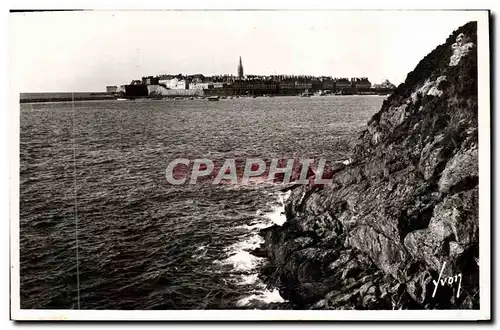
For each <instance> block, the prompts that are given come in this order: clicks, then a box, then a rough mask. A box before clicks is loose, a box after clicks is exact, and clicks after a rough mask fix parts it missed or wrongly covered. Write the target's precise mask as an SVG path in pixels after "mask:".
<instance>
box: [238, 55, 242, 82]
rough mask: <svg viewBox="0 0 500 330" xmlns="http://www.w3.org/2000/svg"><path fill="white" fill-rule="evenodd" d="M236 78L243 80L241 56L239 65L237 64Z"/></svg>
mask: <svg viewBox="0 0 500 330" xmlns="http://www.w3.org/2000/svg"><path fill="white" fill-rule="evenodd" d="M238 78H240V79H243V64H242V63H241V56H240V63H239V64H238Z"/></svg>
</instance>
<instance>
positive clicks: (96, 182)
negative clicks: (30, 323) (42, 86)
mask: <svg viewBox="0 0 500 330" xmlns="http://www.w3.org/2000/svg"><path fill="white" fill-rule="evenodd" d="M382 101H383V98H382V97H377V96H338V97H336V96H331V97H311V98H299V97H275V98H256V99H242V98H240V99H227V100H221V101H219V102H207V101H205V100H164V101H158V100H136V101H102V102H98V101H92V102H90V101H89V102H77V103H74V104H72V103H44V104H22V105H21V133H20V135H21V136H20V182H21V187H20V244H21V245H20V255H21V257H20V261H21V264H20V266H21V270H20V272H21V308H51V309H70V308H77V307H78V304H77V299H78V298H77V297H78V292H77V276H76V267H77V262H76V261H77V258H76V255H77V254H76V244H75V243H76V235H75V233H76V231H75V229H76V227H75V223H76V222H75V219H77V220H78V221H77V223H78V247H79V248H78V259H79V274H80V276H79V281H80V308H82V309H200V308H212V309H214V308H239V307H241V308H253V307H259V308H266V307H265V306H266V304H267V303H271V302H282V301H283V300H282V299H281V297H280V296H279V294H278V293H277V292H276V291H273V290H272V288H270V289H266V288H265V286H264V285H263V284H262V281H261V280H260V279H259V278H258V276H257V268H258V267H259V265H261V264H262V263H263V262H265V260H262V259H260V258H257V257H254V256H252V255H251V254H249V253H248V251H249V250H250V249H251V248H253V247H256V246H258V244H259V243H260V237H259V236H258V235H257V234H256V233H257V231H258V230H259V229H260V228H263V227H266V226H269V225H270V224H272V221H275V222H279V221H281V220H282V219H279V217H280V215H279V208H280V204H281V202H280V200H279V195H278V193H277V190H278V188H279V186H276V185H274V186H273V185H270V184H266V183H262V184H252V185H249V186H233V185H212V184H210V183H209V182H202V183H199V184H197V185H181V186H172V185H170V184H168V182H167V181H166V179H165V169H166V167H167V165H168V163H169V162H170V161H171V160H172V159H174V158H178V157H183V158H189V159H194V158H210V159H215V160H223V159H227V158H233V157H236V158H238V159H246V158H249V157H261V158H265V159H269V158H272V157H280V158H296V157H309V158H315V159H317V158H319V157H320V156H325V157H327V158H328V159H334V160H337V159H343V158H345V157H346V156H347V155H348V151H349V148H350V146H351V144H352V143H353V142H354V139H355V138H356V137H357V132H359V131H360V130H361V129H362V127H363V125H365V124H366V122H367V121H368V120H369V118H370V117H371V116H372V115H373V114H374V113H375V112H376V111H377V110H378V109H379V108H380V106H381V104H382ZM75 206H76V207H75ZM285 305H286V303H285Z"/></svg>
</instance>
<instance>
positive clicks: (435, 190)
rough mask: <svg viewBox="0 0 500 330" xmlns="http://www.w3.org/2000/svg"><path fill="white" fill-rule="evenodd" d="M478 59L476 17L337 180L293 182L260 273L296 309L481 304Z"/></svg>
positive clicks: (391, 105) (407, 89)
mask: <svg viewBox="0 0 500 330" xmlns="http://www.w3.org/2000/svg"><path fill="white" fill-rule="evenodd" d="M476 63H477V55H476V23H475V22H470V23H467V24H466V25H464V26H462V27H460V28H459V29H458V30H456V31H455V32H453V33H452V34H451V35H450V37H449V38H448V39H447V40H446V42H445V43H444V44H442V45H440V46H438V47H437V48H436V49H434V50H433V51H432V52H431V53H430V54H428V55H427V56H426V57H425V58H424V59H422V60H421V61H420V63H418V65H417V66H416V68H415V69H414V70H413V71H412V72H410V73H409V74H408V76H407V78H406V81H405V82H404V83H403V84H401V85H400V86H399V87H398V88H397V89H396V91H395V92H394V93H393V94H392V95H390V96H389V97H388V98H387V99H386V100H385V101H384V103H383V105H382V108H381V110H380V111H379V112H378V113H377V114H375V115H374V116H373V118H372V119H371V120H370V121H369V122H368V125H367V128H366V129H365V130H364V131H363V132H362V133H361V136H360V137H359V141H358V143H357V145H356V147H355V148H354V150H353V152H352V155H351V159H350V164H348V165H339V166H341V168H340V169H339V170H338V171H335V172H336V173H335V174H334V176H333V184H332V185H324V186H314V185H300V186H296V187H295V188H294V189H293V190H292V191H291V194H290V197H289V199H288V200H287V203H286V206H285V211H286V212H285V213H286V217H287V222H286V223H285V224H284V225H283V226H273V227H270V228H267V229H264V230H262V232H261V235H262V236H263V237H264V239H265V243H264V244H263V245H262V246H261V247H260V248H259V249H258V251H255V253H257V254H259V255H263V256H266V257H267V258H268V259H269V265H268V266H267V267H266V268H265V269H264V270H263V274H264V275H265V278H266V279H267V281H268V282H269V284H270V285H273V286H276V287H278V288H279V290H280V293H281V295H282V296H283V297H284V298H285V299H287V300H289V301H290V303H291V304H293V305H294V306H295V307H296V308H313V309H314V308H321V309H324V308H326V309H401V308H402V309H410V308H412V309H413V308H417V309H420V308H426V309H432V308H443V309H444V308H446V309H448V308H463V309H470V308H478V307H479V280H478V276H479V248H478V232H479V216H478V134H477V130H478V125H477V65H476ZM440 274H441V277H440ZM457 274H462V276H461V277H462V278H461V280H462V281H461V286H460V291H459V286H458V283H456V282H454V283H453V284H450V285H448V284H445V285H443V286H442V285H441V284H440V285H439V287H438V289H437V290H436V293H435V294H434V297H433V291H434V288H435V284H434V283H433V280H436V281H437V280H438V278H441V279H443V278H448V277H450V276H455V275H457ZM455 278H456V277H455Z"/></svg>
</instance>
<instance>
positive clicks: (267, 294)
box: [236, 289, 285, 307]
mask: <svg viewBox="0 0 500 330" xmlns="http://www.w3.org/2000/svg"><path fill="white" fill-rule="evenodd" d="M253 302H259V303H266V304H269V303H284V302H285V299H283V298H282V297H281V296H280V293H279V292H278V290H276V289H275V290H273V291H269V290H266V291H262V292H261V293H258V294H252V295H250V296H248V297H245V298H242V299H240V300H238V302H237V303H236V305H238V306H240V307H243V306H248V305H250V304H252V303H253Z"/></svg>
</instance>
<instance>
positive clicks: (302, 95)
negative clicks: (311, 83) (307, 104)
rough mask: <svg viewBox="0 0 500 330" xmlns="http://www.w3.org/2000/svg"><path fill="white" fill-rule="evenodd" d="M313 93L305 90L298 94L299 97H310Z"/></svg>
mask: <svg viewBox="0 0 500 330" xmlns="http://www.w3.org/2000/svg"><path fill="white" fill-rule="evenodd" d="M312 95H313V93H311V92H309V91H308V90H306V91H305V92H304V93H302V94H300V97H311V96H312Z"/></svg>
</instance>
